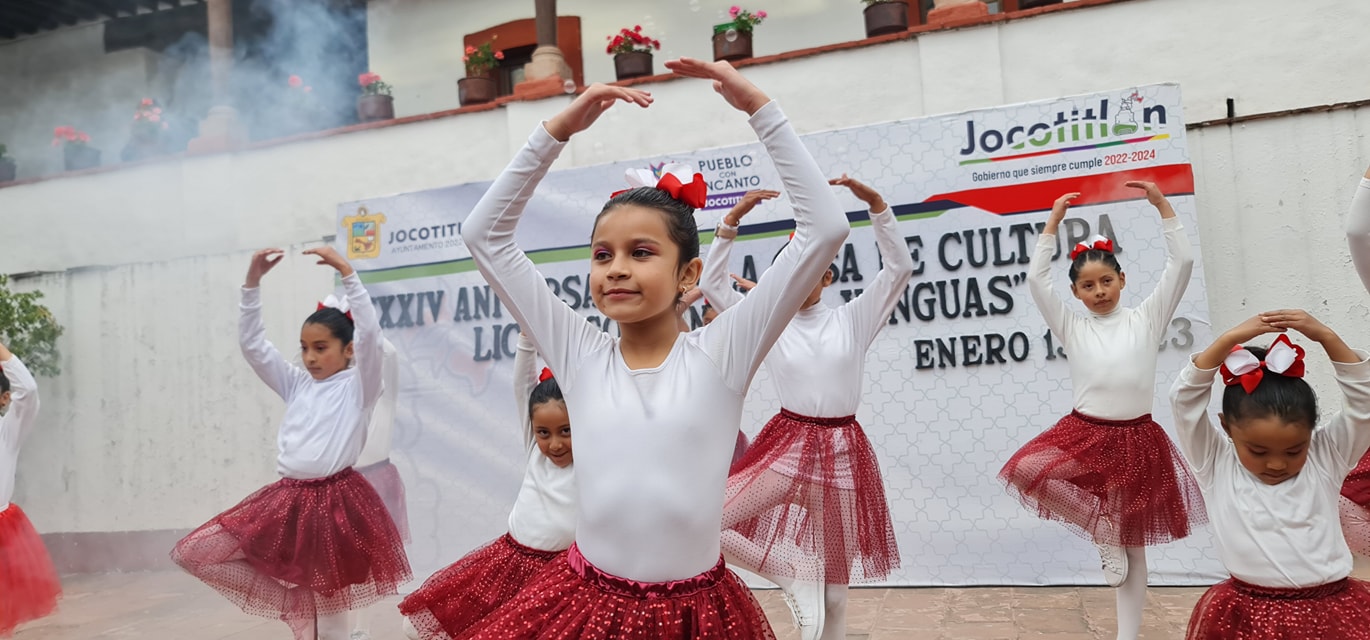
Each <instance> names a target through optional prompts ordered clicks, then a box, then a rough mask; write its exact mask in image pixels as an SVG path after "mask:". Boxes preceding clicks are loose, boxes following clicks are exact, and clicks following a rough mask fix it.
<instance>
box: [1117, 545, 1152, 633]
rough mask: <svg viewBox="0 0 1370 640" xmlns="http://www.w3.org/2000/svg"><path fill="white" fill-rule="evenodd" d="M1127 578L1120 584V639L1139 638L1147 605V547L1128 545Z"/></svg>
mask: <svg viewBox="0 0 1370 640" xmlns="http://www.w3.org/2000/svg"><path fill="white" fill-rule="evenodd" d="M1125 551H1126V552H1127V578H1126V579H1124V580H1123V583H1122V584H1120V585H1118V640H1137V635H1138V634H1139V633H1140V632H1141V629H1142V609H1144V608H1145V607H1146V547H1127V548H1126V549H1125Z"/></svg>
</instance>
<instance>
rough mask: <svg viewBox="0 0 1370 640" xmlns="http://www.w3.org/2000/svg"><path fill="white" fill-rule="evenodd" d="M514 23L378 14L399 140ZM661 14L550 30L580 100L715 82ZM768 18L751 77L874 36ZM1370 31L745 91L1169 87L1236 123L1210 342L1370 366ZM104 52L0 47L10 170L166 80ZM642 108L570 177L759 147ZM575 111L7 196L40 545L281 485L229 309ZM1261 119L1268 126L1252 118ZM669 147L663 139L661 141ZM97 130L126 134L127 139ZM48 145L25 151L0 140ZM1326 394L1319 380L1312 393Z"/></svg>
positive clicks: (1329, 9)
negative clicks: (1321, 347) (53, 371)
mask: <svg viewBox="0 0 1370 640" xmlns="http://www.w3.org/2000/svg"><path fill="white" fill-rule="evenodd" d="M508 4H510V3H493V2H479V3H478V2H440V1H438V0H379V1H373V2H371V3H370V8H369V10H368V24H369V27H368V35H369V39H370V51H369V53H370V60H371V68H372V69H374V70H375V71H377V72H379V73H381V74H382V76H383V77H385V78H386V80H387V81H388V82H390V83H392V84H394V85H395V86H396V90H395V95H396V101H397V107H398V111H399V112H400V115H416V114H423V113H428V112H436V111H443V110H449V109H452V108H454V107H455V106H456V95H455V87H454V81H455V79H456V78H457V77H458V76H459V75H460V69H459V63H457V62H455V61H454V60H455V59H456V57H458V55H459V49H460V43H461V41H462V38H463V35H464V34H468V33H473V32H476V31H479V30H482V29H485V28H488V27H490V26H492V25H494V24H498V23H501V22H505V21H509V20H513V19H516V18H520V17H528V11H530V10H531V3H527V4H528V5H530V6H529V7H528V8H527V9H525V10H524V11H523V12H522V13H520V11H518V10H516V9H514V8H510V7H509V6H506V5H508ZM647 4H650V5H651V6H652V10H651V14H650V19H649V17H648V15H647V14H645V13H644V14H643V15H642V16H640V17H638V16H632V17H625V16H624V15H623V9H622V8H621V7H622V6H623V4H622V3H611V2H608V1H607V0H564V1H563V2H562V3H560V5H561V6H560V7H559V8H560V10H561V13H562V14H564V15H579V16H580V17H581V19H582V32H583V34H584V35H583V41H584V43H585V55H586V58H585V64H584V74H585V77H586V78H587V79H588V80H590V81H604V80H611V79H612V78H611V76H612V71H611V67H610V61H609V58H608V56H605V55H603V54H602V53H601V52H602V49H600V48H599V42H600V41H601V39H602V37H603V35H605V34H607V33H609V32H611V31H613V30H614V29H616V28H617V27H619V26H623V25H627V26H631V24H630V23H629V22H627V21H633V22H639V21H640V22H641V23H644V26H645V25H647V24H652V25H653V31H655V35H657V37H659V38H660V39H662V40H663V41H667V42H669V44H668V45H667V46H665V47H664V48H665V50H666V52H667V53H668V54H677V55H691V56H704V57H707V56H708V55H709V48H708V47H709V44H708V29H709V26H710V25H711V24H713V23H715V22H717V21H718V17H719V16H718V15H717V14H718V12H719V11H720V7H725V3H720V2H715V1H713V0H700V1H699V2H698V3H696V2H694V1H693V0H691V1H690V2H669V3H668V2H658V3H638V4H637V5H633V6H635V7H638V8H639V9H640V8H641V7H643V6H647ZM696 6H698V7H699V8H698V11H696V10H695V8H696ZM657 7H660V8H657ZM759 8H768V9H770V10H771V13H772V14H773V15H774V17H773V18H772V19H771V20H770V21H768V22H767V23H766V24H765V25H763V26H762V27H761V28H760V29H759V30H758V32H757V43H758V44H757V53H758V54H760V55H766V54H779V53H782V52H785V51H788V50H793V49H800V48H808V47H818V46H823V45H830V44H835V43H841V42H846V41H852V40H857V39H859V38H860V37H861V36H862V35H863V34H862V32H861V22H860V10H859V9H860V7H859V4H858V3H857V2H855V1H854V0H853V1H847V0H794V1H787V2H786V3H784V5H783V8H782V5H781V4H780V3H776V4H775V6H773V7H759ZM1367 24H1370V3H1366V2H1361V1H1359V0H1303V1H1302V2H1288V0H1126V1H1125V0H1116V1H1114V2H1103V3H1098V2H1095V1H1094V0H1088V1H1085V2H1081V3H1080V4H1079V5H1076V6H1073V7H1072V6H1066V7H1062V8H1060V9H1059V10H1055V11H1051V12H1048V13H1045V14H1042V15H1035V16H1031V17H1025V18H1022V19H1010V20H998V21H990V22H987V23H984V24H979V25H974V26H967V27H964V28H957V29H950V30H932V31H927V32H922V33H919V34H917V35H916V36H914V37H908V38H905V39H897V40H893V41H882V42H879V43H859V44H853V45H851V46H841V47H837V48H835V49H833V50H828V51H821V52H814V53H812V54H810V55H797V56H794V57H789V58H785V59H781V60H777V61H772V62H766V63H763V64H757V65H754V66H748V67H746V69H745V73H746V74H747V75H748V76H749V77H750V78H752V79H754V80H755V81H756V82H757V83H758V84H759V85H760V86H762V87H763V88H765V89H766V90H767V91H768V92H770V93H771V95H773V96H774V97H775V98H776V99H777V100H779V101H780V102H781V103H782V105H783V106H784V108H785V110H786V111H787V112H788V114H789V116H790V118H791V119H792V121H793V122H794V123H795V126H796V127H797V128H798V129H799V130H800V131H801V133H802V132H811V131H818V130H824V129H832V128H838V127H847V126H853V125H860V124H864V123H871V122H880V121H887V120H894V119H901V118H911V117H917V116H923V115H929V114H937V113H945V112H954V111H958V110H964V109H971V108H978V107H985V106H992V105H999V104H1006V103H1013V102H1021V101H1028V100H1036V99H1042V98H1050V97H1055V96H1061V95H1069V94H1075V93H1084V92H1090V91H1095V90H1105V89H1117V88H1125V87H1129V86H1134V85H1140V84H1145V83H1153V82H1162V81H1174V82H1178V83H1180V85H1181V88H1182V91H1183V93H1184V96H1185V112H1186V113H1185V116H1186V119H1187V120H1188V121H1189V122H1190V123H1198V122H1201V121H1210V120H1216V119H1222V118H1225V117H1226V116H1227V109H1228V106H1227V105H1228V100H1229V99H1230V100H1232V101H1233V105H1234V108H1235V113H1236V115H1237V116H1239V119H1238V120H1237V121H1236V122H1235V123H1217V124H1213V125H1212V126H1202V127H1197V128H1193V129H1192V130H1191V131H1190V133H1189V144H1190V148H1191V150H1192V155H1193V163H1194V167H1195V173H1196V191H1197V199H1198V202H1199V207H1200V212H1201V213H1200V215H1201V223H1200V228H1199V233H1200V234H1201V236H1202V240H1203V242H1202V247H1203V252H1204V255H1203V259H1204V261H1205V272H1206V275H1207V278H1208V281H1207V287H1208V291H1209V292H1210V308H1211V313H1212V321H1213V323H1214V324H1215V325H1217V326H1220V327H1223V326H1229V325H1231V324H1233V323H1236V322H1238V321H1240V320H1241V319H1243V318H1245V317H1247V316H1248V315H1250V314H1252V313H1255V312H1257V311H1260V310H1264V309H1267V308H1272V307H1304V308H1308V309H1310V310H1311V311H1313V312H1314V313H1315V314H1317V315H1319V316H1320V317H1322V318H1324V319H1325V320H1327V321H1328V322H1329V324H1332V325H1333V326H1334V327H1337V328H1339V329H1341V330H1343V331H1344V333H1345V334H1346V335H1347V337H1348V339H1349V340H1350V341H1351V342H1353V343H1354V344H1358V345H1370V323H1368V322H1367V319H1370V304H1367V303H1368V302H1370V294H1367V293H1366V292H1365V291H1364V290H1363V289H1362V287H1361V285H1360V283H1359V282H1358V281H1357V279H1356V277H1355V275H1354V273H1353V271H1352V269H1351V266H1350V262H1349V256H1348V255H1347V249H1346V244H1345V241H1344V237H1343V219H1344V215H1345V210H1346V207H1347V204H1348V202H1349V198H1350V194H1351V193H1352V190H1353V188H1354V186H1355V181H1356V179H1357V178H1358V177H1359V176H1360V175H1361V173H1363V172H1364V171H1365V169H1366V167H1367V165H1370V139H1367V134H1370V110H1367V109H1366V107H1365V106H1363V104H1362V105H1353V106H1349V107H1344V108H1336V109H1329V108H1328V107H1329V106H1330V105H1338V104H1340V103H1352V102H1358V101H1360V102H1362V103H1363V102H1364V101H1366V100H1367V99H1370V65H1366V64H1365V61H1366V60H1370V41H1367V40H1366V39H1365V38H1364V37H1362V36H1363V34H1362V31H1363V27H1364V26H1365V25H1367ZM100 28H101V27H100V25H99V24H98V23H97V24H89V25H82V26H76V27H71V28H68V29H64V30H59V31H53V32H48V33H45V34H41V35H38V36H32V37H29V38H24V39H19V40H16V41H12V42H0V83H5V84H4V86H5V87H6V90H5V91H3V92H0V142H4V143H6V144H9V145H10V147H11V150H12V153H14V154H15V155H19V154H24V155H25V156H26V157H27V156H28V154H36V155H38V156H42V154H43V153H45V152H46V153H55V152H52V151H50V150H46V149H45V148H44V147H45V145H47V135H48V133H47V132H48V131H49V130H50V126H49V124H51V123H52V122H55V123H56V124H70V122H67V121H65V120H63V121H56V120H53V121H51V122H48V123H41V124H42V126H41V127H39V124H40V123H38V122H37V121H36V120H34V118H35V117H37V116H35V115H33V114H31V113H28V112H26V111H25V107H24V101H25V99H26V97H25V95H21V94H24V93H27V95H28V96H30V97H31V96H43V98H42V100H43V101H56V102H74V103H79V102H81V95H82V93H81V91H77V90H76V87H104V89H103V90H104V91H106V92H108V93H110V94H111V95H113V94H118V92H119V91H120V89H118V87H120V86H121V85H129V84H136V83H137V81H138V78H140V77H141V78H143V79H144V80H145V81H146V79H147V78H148V77H151V76H149V75H148V74H142V75H141V76H140V74H139V73H138V72H137V71H136V69H135V67H141V65H144V64H145V63H146V59H145V58H144V57H143V54H138V53H129V55H128V56H127V57H123V56H119V57H117V58H118V59H106V58H100V57H99V56H96V55H94V54H93V53H92V54H90V55H87V54H86V53H83V51H87V50H90V51H93V50H94V49H91V48H89V47H87V45H88V44H90V43H91V42H92V41H93V39H95V38H97V35H95V34H96V33H97V32H98V31H99V29H100ZM47 47H52V48H56V49H60V50H62V51H65V52H68V55H65V57H60V58H50V60H51V61H52V64H57V63H58V62H60V61H65V64H66V65H67V66H64V67H62V68H61V69H60V74H59V72H58V70H54V71H52V72H46V71H41V70H37V71H35V67H33V66H32V65H29V64H27V63H26V60H27V59H28V58H29V57H31V56H37V51H39V50H40V49H43V48H47ZM664 57H665V56H662V57H659V58H658V67H659V65H660V60H661V59H663V58H664ZM58 75H61V77H63V78H68V79H69V80H63V81H58V79H57V76H58ZM15 87H19V88H22V89H23V91H20V92H15V91H12V90H11V89H12V88H15ZM643 88H646V89H647V90H649V91H651V92H652V93H653V94H654V95H655V97H656V101H657V102H656V104H655V105H654V106H653V107H652V109H651V111H650V113H628V112H624V113H621V114H618V115H616V116H615V117H614V122H613V126H611V127H599V128H596V129H593V130H591V131H589V132H587V133H586V134H584V135H581V136H577V138H576V139H575V140H574V141H573V142H572V143H571V144H570V146H569V148H568V149H567V151H566V152H565V153H564V154H563V155H562V159H561V160H560V161H559V164H558V166H559V167H571V166H585V165H593V164H597V163H602V162H606V161H610V160H619V159H624V158H627V157H635V156H649V155H665V154H669V153H671V152H675V151H680V150H687V149H698V148H707V147H712V146H719V145H727V144H736V143H740V142H745V141H748V140H751V139H752V134H751V132H750V130H749V129H748V127H747V126H746V123H745V122H744V120H743V119H742V118H739V117H737V116H736V114H734V113H731V112H730V111H729V109H728V108H727V107H726V106H725V105H724V104H723V103H722V102H721V101H720V100H718V99H717V97H716V96H714V95H713V92H712V91H710V90H709V89H708V88H707V87H706V86H705V85H703V84H702V83H699V82H697V81H691V80H663V81H660V82H654V83H649V84H646V85H644V87H643ZM141 90H143V89H140V90H139V91H133V90H131V89H130V90H129V91H128V92H127V95H120V96H119V99H120V100H124V99H125V98H127V99H130V100H134V99H136V97H137V96H138V95H139V94H140V92H141ZM33 99H34V100H37V98H33ZM569 99H570V98H569V97H564V96H561V97H553V98H547V99H543V100H537V101H518V102H509V103H506V104H503V105H501V106H498V107H495V108H491V109H485V110H477V111H472V112H462V113H455V114H451V113H449V114H445V115H442V116H441V117H434V118H431V119H418V120H415V121H409V122H402V123H397V124H394V125H393V126H378V127H372V128H363V129H359V130H354V131H344V132H336V133H332V134H329V133H323V134H318V135H313V136H305V137H301V138H297V139H291V140H284V141H279V142H268V143H259V144H256V145H254V146H252V147H250V148H247V149H244V150H242V151H238V152H235V153H224V154H214V155H200V156H174V157H168V158H165V159H161V160H155V161H149V162H146V163H142V164H138V165H134V166H128V167H123V168H115V169H112V170H107V171H101V172H95V173H90V174H86V175H76V176H58V177H54V178H52V179H44V180H37V181H28V182H21V183H19V184H15V185H10V186H4V187H0V220H3V224H4V229H5V234H4V237H5V245H4V248H3V250H0V272H3V273H10V274H36V275H31V276H30V277H25V278H21V279H19V280H18V281H17V286H19V287H21V288H25V289H29V288H37V289H41V290H43V291H44V292H45V293H46V295H47V302H48V304H49V306H50V307H51V309H52V310H53V312H54V313H55V314H56V315H57V317H58V318H59V320H60V321H61V322H62V324H63V325H64V326H65V327H66V329H67V332H66V335H65V336H64V337H63V338H62V343H61V348H62V351H63V354H64V361H63V373H62V375H61V376H59V377H57V378H55V379H44V380H41V381H40V384H41V385H42V391H43V396H44V410H43V414H42V416H41V418H40V424H39V428H38V430H37V431H36V432H35V433H34V436H33V437H32V439H31V440H30V441H29V442H28V444H27V447H26V449H25V451H24V454H23V457H22V459H21V462H20V469H19V483H18V495H17V498H16V501H17V502H19V503H22V504H23V505H24V506H25V508H26V509H27V510H28V512H29V513H30V514H31V516H32V518H33V519H34V521H35V522H36V523H38V525H39V526H40V528H42V529H43V530H45V531H49V532H110V531H153V530H182V529H186V528H188V527H192V526H194V525H197V524H199V523H200V522H202V521H204V520H205V519H206V518H207V517H208V516H210V515H212V514H213V513H215V512H217V511H219V510H221V509H223V508H225V507H227V506H228V505H230V504H232V503H233V502H234V501H236V500H238V499H240V498H241V497H243V496H244V495H246V494H247V493H248V492H249V491H251V490H252V489H254V488H256V487H258V486H260V485H262V484H264V483H266V482H269V481H271V480H272V479H273V477H274V473H273V470H274V463H273V452H274V447H275V444H274V443H275V427H276V419H277V418H278V417H279V415H280V413H281V407H280V403H279V401H278V400H275V399H274V397H272V396H270V394H269V393H267V392H265V390H264V389H263V388H262V387H261V385H260V383H258V382H257V380H256V379H255V378H253V376H252V374H251V372H250V371H249V370H248V369H247V367H245V366H243V363H242V360H241V357H240V356H239V354H238V349H237V346H236V323H237V290H236V287H237V286H238V285H239V284H240V283H241V281H242V277H243V274H244V273H245V270H246V267H247V258H248V256H249V254H250V253H251V252H252V251H253V250H255V249H258V248H261V247H266V246H280V247H289V248H291V249H302V248H304V247H305V246H308V245H311V244H315V243H318V242H320V241H321V239H324V238H327V237H331V236H333V235H334V234H335V232H336V231H335V229H334V226H335V206H336V205H337V204H338V203H341V202H346V201H353V200H359V199H363V198H369V197H374V196H379V195H386V194H396V193H404V192H411V191H417V190H422V189H429V188H433V187H440V186H444V185H451V184H456V183H462V182H468V181H478V180H488V179H491V178H493V177H494V176H495V175H496V174H497V173H498V171H499V170H500V169H501V168H502V167H503V165H504V163H505V162H506V161H507V159H508V158H510V157H511V156H512V154H513V153H514V151H515V150H516V149H517V148H518V147H519V146H520V145H521V144H522V142H523V140H524V139H525V137H526V136H527V133H528V132H529V131H530V130H531V129H532V128H533V127H534V126H535V125H536V123H537V122H539V121H540V120H543V119H546V118H548V117H550V116H551V115H552V114H554V113H555V112H556V111H557V110H559V109H560V108H562V107H563V106H564V105H565V104H566V103H567V102H568V100H569ZM1288 110H1295V112H1294V113H1289V114H1281V113H1278V112H1284V111H1288ZM1254 114H1273V115H1271V116H1270V117H1265V118H1257V119H1250V120H1242V119H1241V118H1240V117H1241V116H1251V115H1254ZM101 122H102V123H103V121H101ZM662 122H670V123H672V124H673V125H674V126H673V129H674V131H673V132H672V133H670V134H663V133H662V132H661V131H660V126H659V125H660V124H661V123H662ZM99 126H101V127H107V128H108V129H109V130H111V131H114V130H115V129H117V125H116V123H115V122H113V120H110V122H109V123H108V124H100V125H99ZM35 127H36V128H38V129H39V130H40V132H41V134H42V137H41V139H40V141H39V142H37V143H32V144H30V143H23V144H18V143H14V142H11V141H10V140H12V139H13V138H10V140H7V139H6V136H14V135H17V134H16V133H15V132H16V131H19V130H25V131H26V130H28V129H30V128H35ZM97 139H98V137H97ZM625 150H631V151H625ZM51 158H55V155H53V156H51ZM54 162H55V160H54ZM44 172H46V170H45V171H44ZM29 175H33V174H29ZM331 285H332V276H331V275H330V273H328V272H326V271H325V270H323V269H322V268H319V267H315V266H313V265H312V263H310V262H309V261H306V260H302V259H299V258H292V259H291V260H289V261H288V262H287V263H286V264H284V265H283V266H282V267H281V268H279V269H278V270H277V272H274V273H272V274H271V275H270V276H269V277H268V280H267V282H266V287H265V290H266V318H267V321H268V333H269V335H270V336H271V337H272V338H274V339H275V342H276V343H277V344H282V345H291V344H293V343H294V340H295V336H294V333H293V332H294V331H296V330H297V327H298V322H299V319H300V318H301V317H302V315H301V314H303V313H305V312H306V310H307V309H308V307H309V305H310V304H312V302H311V301H312V300H314V299H316V298H317V297H319V294H320V292H323V291H326V290H328V289H329V288H330V287H331ZM1326 369H1327V368H1326V367H1325V366H1315V367H1314V368H1313V371H1314V374H1315V376H1318V375H1320V376H1322V377H1323V378H1324V379H1325V375H1326ZM1319 389H1320V390H1322V391H1330V388H1329V387H1328V386H1327V385H1325V384H1319ZM1326 404H1329V405H1331V404H1335V403H1326Z"/></svg>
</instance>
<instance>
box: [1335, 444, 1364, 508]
mask: <svg viewBox="0 0 1370 640" xmlns="http://www.w3.org/2000/svg"><path fill="white" fill-rule="evenodd" d="M1341 494H1342V495H1343V496H1345V497H1346V499H1347V500H1350V501H1352V502H1354V503H1356V504H1358V505H1361V506H1367V507H1370V453H1367V454H1366V455H1364V456H1361V459H1360V463H1358V464H1357V465H1356V468H1355V469H1352V470H1351V473H1349V474H1347V476H1346V479H1345V480H1343V481H1342V483H1341Z"/></svg>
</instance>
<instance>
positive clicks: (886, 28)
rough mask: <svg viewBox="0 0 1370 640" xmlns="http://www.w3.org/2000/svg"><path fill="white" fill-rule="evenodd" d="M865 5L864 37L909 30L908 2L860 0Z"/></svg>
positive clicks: (899, 0) (900, 0) (903, 0)
mask: <svg viewBox="0 0 1370 640" xmlns="http://www.w3.org/2000/svg"><path fill="white" fill-rule="evenodd" d="M861 2H863V3H865V5H866V37H867V38H874V37H875V36H883V35H885V34H887V33H899V32H901V31H908V30H909V3H908V2H905V0H861Z"/></svg>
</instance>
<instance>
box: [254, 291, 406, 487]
mask: <svg viewBox="0 0 1370 640" xmlns="http://www.w3.org/2000/svg"><path fill="white" fill-rule="evenodd" d="M342 283H343V289H344V290H345V291H346V293H347V301H348V304H349V305H350V306H351V308H352V318H353V322H354V325H355V329H354V331H353V335H352V359H353V366H352V367H351V368H348V369H343V370H342V371H339V372H338V373H335V374H333V375H332V376H329V377H328V378H327V379H325V380H315V379H314V378H313V376H311V375H309V372H308V371H306V370H304V369H303V368H301V367H299V366H296V365H294V364H292V363H290V362H288V361H287V360H286V359H285V358H284V357H282V356H281V352H280V351H277V350H276V347H274V346H272V344H271V342H269V341H268V340H267V339H266V326H265V325H264V324H262V302H261V290H260V289H256V288H247V287H243V293H242V296H243V297H242V304H241V309H242V317H241V319H240V320H239V323H238V341H239V346H240V347H242V351H243V357H244V358H246V359H247V363H248V364H249V365H251V366H252V370H253V371H254V372H256V373H257V377H258V378H261V379H262V382H265V383H266V386H268V387H271V390H272V391H275V392H276V395H279V396H280V397H281V399H282V400H285V415H284V416H283V417H282V418H281V426H280V430H279V432H278V435H277V438H276V446H277V450H278V452H277V457H276V471H277V473H279V474H280V475H281V476H283V477H286V478H295V479H300V480H307V479H311V478H326V477H328V476H331V475H333V474H335V473H338V472H339V471H342V470H343V469H346V468H348V467H350V466H352V465H354V464H356V462H357V456H358V455H360V454H361V450H362V447H363V446H364V445H365V443H366V426H367V423H368V421H369V420H370V416H371V409H372V407H374V406H375V404H376V400H377V399H378V398H379V397H380V395H381V391H382V390H383V383H382V381H381V378H382V374H381V370H382V361H383V358H382V355H381V325H380V321H379V319H378V318H377V317H376V309H375V307H373V306H372V305H371V296H370V295H368V294H367V293H366V288H365V287H363V286H362V281H361V278H359V277H358V276H357V274H356V273H353V274H352V275H350V276H347V277H346V278H343V279H342Z"/></svg>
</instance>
